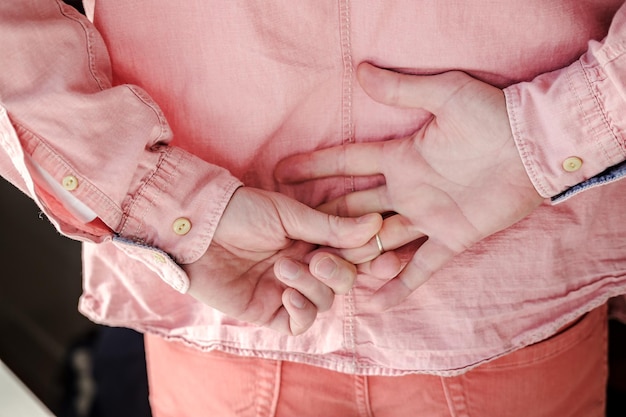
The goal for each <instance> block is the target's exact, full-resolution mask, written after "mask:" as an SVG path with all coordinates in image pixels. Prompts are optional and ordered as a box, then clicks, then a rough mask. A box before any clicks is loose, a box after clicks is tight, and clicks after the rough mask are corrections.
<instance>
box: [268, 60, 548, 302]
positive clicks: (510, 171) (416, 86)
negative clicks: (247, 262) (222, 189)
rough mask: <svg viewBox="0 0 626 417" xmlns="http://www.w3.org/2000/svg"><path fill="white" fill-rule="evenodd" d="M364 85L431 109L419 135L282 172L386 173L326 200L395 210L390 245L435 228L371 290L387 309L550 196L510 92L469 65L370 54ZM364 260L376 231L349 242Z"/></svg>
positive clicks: (354, 212) (387, 226)
mask: <svg viewBox="0 0 626 417" xmlns="http://www.w3.org/2000/svg"><path fill="white" fill-rule="evenodd" d="M357 75H358V78H359V81H360V83H361V85H362V86H363V88H364V89H365V91H366V92H367V93H368V94H369V95H370V96H371V97H372V98H373V99H374V100H377V101H379V102H382V103H386V104H388V105H394V106H401V107H412V108H420V109H425V110H427V111H429V112H431V113H432V115H433V117H432V119H431V120H430V121H429V122H428V123H427V124H426V125H425V126H424V127H422V128H421V129H419V130H418V131H417V132H416V133H415V134H413V135H412V136H409V137H406V138H402V139H395V140H388V141H384V142H374V143H360V144H350V145H346V146H338V147H334V148H329V149H324V150H320V151H316V152H311V153H308V154H302V155H296V156H293V157H290V158H287V159H286V160H283V161H282V162H281V163H280V164H279V165H278V167H277V169H276V172H275V175H276V178H277V179H278V180H279V181H282V182H291V183H294V182H301V181H306V180H311V179H315V178H323V177H329V176H345V175H353V176H369V175H378V174H382V175H383V176H384V177H385V182H386V183H385V184H384V185H382V186H380V187H377V188H374V189H370V190H365V191H357V192H354V193H351V194H348V195H345V196H343V197H340V198H338V199H336V200H334V201H332V202H330V203H327V204H325V205H324V206H322V207H320V209H321V210H323V211H326V212H328V213H332V214H337V215H343V216H359V215H362V214H365V213H369V212H379V213H384V212H395V213H397V214H396V215H393V216H391V217H388V218H387V219H386V220H385V222H384V225H383V228H382V229H381V231H380V238H381V240H382V242H383V244H384V248H385V249H386V250H393V249H396V248H398V247H400V246H402V245H404V244H406V243H409V242H412V241H415V240H416V239H419V238H422V237H425V236H427V237H428V239H427V240H426V242H425V243H423V244H422V245H421V246H420V247H419V249H418V250H417V252H416V253H415V255H414V256H413V258H412V259H411V260H410V262H409V263H408V264H407V266H406V268H405V269H404V271H403V272H402V273H400V275H399V276H397V277H396V278H394V279H392V280H390V281H389V282H387V283H386V284H385V285H384V286H383V287H382V288H380V289H379V290H378V291H377V293H376V294H375V295H374V298H373V299H372V303H373V304H374V305H375V306H376V307H377V308H380V309H385V308H388V307H391V306H393V305H396V304H397V303H399V302H400V301H401V300H403V299H404V298H406V297H408V296H409V294H411V293H412V292H413V291H414V290H415V289H417V288H418V287H419V286H420V285H422V284H423V283H424V282H425V281H426V280H428V279H429V277H430V276H431V275H432V274H433V273H434V272H436V271H438V270H439V269H441V268H442V267H443V266H444V265H445V264H446V263H447V262H448V261H450V260H451V259H452V258H453V257H454V256H455V255H457V254H459V253H461V252H463V251H464V250H466V249H467V248H469V247H470V246H472V245H473V244H474V243H476V242H478V241H480V240H481V239H484V238H485V237H487V236H489V235H491V234H493V233H496V232H498V231H500V230H502V229H505V228H506V227H508V226H511V225H512V224H514V223H515V222H517V221H519V220H520V219H522V218H523V217H525V216H526V215H528V214H529V213H531V212H532V211H533V210H534V209H535V208H536V207H537V206H539V205H540V204H541V202H542V201H543V198H542V197H541V196H540V195H539V194H538V193H537V191H536V190H535V188H534V187H533V185H532V183H531V181H530V179H529V178H528V175H527V174H526V171H525V168H524V166H523V164H522V161H521V158H520V156H519V153H518V150H517V148H516V146H515V143H514V140H513V135H512V133H511V128H510V125H509V120H508V115H507V111H506V105H505V99H504V94H503V92H502V91H501V90H500V89H498V88H495V87H493V86H490V85H488V84H485V83H483V82H481V81H478V80H476V79H474V78H472V77H470V76H468V75H467V74H464V73H462V72H457V71H453V72H447V73H444V74H440V75H432V76H415V75H405V74H399V73H396V72H392V71H388V70H383V69H379V68H376V67H374V66H372V65H369V64H361V65H360V66H359V69H358V73H357ZM341 253H342V255H343V256H345V257H346V259H349V260H351V261H353V262H355V263H360V262H363V261H367V260H369V259H373V258H375V257H376V255H378V253H379V252H378V247H377V244H376V241H375V240H371V241H370V242H369V243H368V245H366V246H365V247H363V248H360V249H350V250H343V251H341Z"/></svg>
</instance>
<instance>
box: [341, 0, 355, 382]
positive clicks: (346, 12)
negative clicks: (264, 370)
mask: <svg viewBox="0 0 626 417" xmlns="http://www.w3.org/2000/svg"><path fill="white" fill-rule="evenodd" d="M339 31H340V33H339V35H340V40H341V59H342V63H343V80H342V91H341V101H342V108H341V122H342V144H346V143H352V142H354V129H353V126H352V88H353V85H352V78H353V75H354V68H353V65H352V44H351V41H350V0H340V1H339ZM345 186H346V189H347V190H346V191H348V192H350V191H354V178H353V177H349V178H347V179H346V183H345ZM343 300H344V342H345V345H346V346H345V347H346V349H347V350H349V351H350V353H351V354H352V369H353V372H356V370H357V368H358V361H357V354H356V334H355V322H354V314H355V305H354V303H355V301H354V293H353V292H352V291H350V292H349V293H348V294H346V295H345V296H344V297H343Z"/></svg>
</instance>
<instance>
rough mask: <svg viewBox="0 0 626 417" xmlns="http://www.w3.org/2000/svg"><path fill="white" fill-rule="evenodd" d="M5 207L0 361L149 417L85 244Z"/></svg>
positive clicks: (36, 214)
mask: <svg viewBox="0 0 626 417" xmlns="http://www.w3.org/2000/svg"><path fill="white" fill-rule="evenodd" d="M66 2H67V3H69V4H71V5H73V6H75V7H77V9H79V10H81V11H82V9H81V6H80V1H75V0H74V1H73V0H66ZM0 201H2V204H0V216H1V217H0V218H4V219H5V220H7V221H6V222H5V225H4V226H3V231H2V233H0V248H1V251H0V261H1V262H2V265H3V271H4V272H3V273H2V275H3V276H2V279H0V334H1V335H2V337H0V360H1V361H2V362H4V363H5V364H6V365H7V366H8V367H9V368H10V369H11V370H12V371H13V372H14V373H15V374H16V375H17V376H18V378H20V379H21V380H22V381H23V382H24V383H25V384H26V385H27V387H28V388H29V389H30V390H31V391H32V392H33V393H34V394H35V395H36V396H37V397H38V398H40V399H41V400H42V402H43V403H44V404H45V405H46V406H47V407H48V408H49V409H50V410H52V411H53V412H54V414H55V415H57V416H59V417H109V416H110V417H125V416H133V417H149V416H150V411H149V408H148V390H147V382H146V375H145V360H144V356H143V355H144V353H143V340H142V337H141V335H139V334H137V333H135V332H133V331H131V330H127V329H112V328H108V327H103V326H98V325H95V324H93V323H91V322H90V321H89V320H87V319H86V318H84V317H83V316H82V315H80V313H78V311H77V303H78V297H79V296H80V293H81V250H80V244H79V243H78V242H74V241H71V240H69V239H67V238H64V237H62V236H60V235H59V234H58V233H57V232H56V231H55V229H54V227H53V226H52V225H51V224H50V223H49V221H48V220H47V219H46V218H45V216H43V215H41V213H40V211H39V209H38V208H37V207H36V205H35V204H34V203H33V202H32V201H31V200H30V199H29V198H27V197H26V196H24V195H23V194H22V193H21V192H19V191H18V190H17V189H15V188H14V187H13V186H12V185H10V184H9V183H8V182H6V181H5V180H3V179H2V180H0ZM609 342H610V348H609V356H610V361H609V362H610V364H609V367H610V378H609V387H608V390H607V400H608V409H607V416H608V417H624V416H626V326H624V325H623V324H621V323H618V322H615V321H612V322H611V323H610V337H609ZM573 365H574V366H575V364H573ZM555 417H560V416H555Z"/></svg>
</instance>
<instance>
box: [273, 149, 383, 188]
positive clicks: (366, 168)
mask: <svg viewBox="0 0 626 417" xmlns="http://www.w3.org/2000/svg"><path fill="white" fill-rule="evenodd" d="M384 144H385V142H372V143H353V144H349V145H343V146H335V147H332V148H326V149H322V150H319V151H314V152H310V153H304V154H299V155H294V156H291V157H288V158H285V159H283V160H282V161H280V162H279V163H278V165H277V166H276V169H275V170H274V177H275V178H276V180H277V181H279V182H282V183H293V182H302V181H307V180H311V179H315V178H325V177H334V176H346V175H358V176H362V175H375V174H380V173H382V171H381V165H380V159H381V155H382V151H381V150H382V147H383V146H384Z"/></svg>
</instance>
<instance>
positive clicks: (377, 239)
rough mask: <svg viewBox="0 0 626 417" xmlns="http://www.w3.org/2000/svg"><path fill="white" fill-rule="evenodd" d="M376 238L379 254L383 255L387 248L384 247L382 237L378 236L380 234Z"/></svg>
mask: <svg viewBox="0 0 626 417" xmlns="http://www.w3.org/2000/svg"><path fill="white" fill-rule="evenodd" d="M374 237H375V238H376V246H378V252H380V253H381V254H382V253H383V252H385V248H384V247H383V242H382V240H380V236H378V233H376V235H375V236H374Z"/></svg>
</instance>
